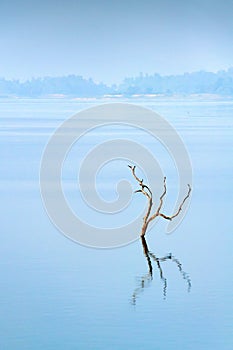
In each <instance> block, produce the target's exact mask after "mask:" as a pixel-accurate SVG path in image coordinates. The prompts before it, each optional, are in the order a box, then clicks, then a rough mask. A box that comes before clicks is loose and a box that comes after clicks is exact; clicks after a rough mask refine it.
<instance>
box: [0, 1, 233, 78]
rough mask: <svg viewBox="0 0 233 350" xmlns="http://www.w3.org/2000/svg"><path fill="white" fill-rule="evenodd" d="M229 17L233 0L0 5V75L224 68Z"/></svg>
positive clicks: (228, 57) (232, 32)
mask: <svg viewBox="0 0 233 350" xmlns="http://www.w3.org/2000/svg"><path fill="white" fill-rule="evenodd" d="M232 18H233V1H232V0H225V1H219V0H218V1H216V0H212V1H211V0H192V1H188V0H186V1H184V0H173V1H172V0H154V1H153V0H144V1H137V0H135V1H131V0H125V1H113V2H111V1H105V0H103V1H97V0H96V1H92V0H86V1H78V0H76V1H75V0H66V1H65V0H60V1H59V0H47V1H45V0H41V1H40V2H37V1H33V0H31V1H29V0H21V1H17V0H12V1H9V0H8V1H7V0H0V50H1V60H0V77H6V78H19V79H27V78H31V77H37V76H45V75H51V76H58V75H66V74H78V75H83V76H84V77H86V78H89V77H92V78H93V79H94V80H95V81H103V82H106V83H113V82H116V83H119V82H120V81H121V80H122V79H123V78H124V77H125V76H132V75H137V74H138V73H139V72H144V73H149V74H150V73H155V72H157V73H160V74H163V75H164V74H177V73H183V72H185V71H189V72H192V71H196V70H200V69H205V70H211V71H217V70H220V69H227V68H228V67H230V66H233V45H232V44H233V21H232Z"/></svg>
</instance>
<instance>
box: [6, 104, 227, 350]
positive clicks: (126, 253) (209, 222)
mask: <svg viewBox="0 0 233 350" xmlns="http://www.w3.org/2000/svg"><path fill="white" fill-rule="evenodd" d="M102 102H106V101H94V102H91V101H86V102H84V101H77V100H1V101H0V135H1V138H0V157H1V172H0V179H1V185H0V187H1V212H0V216H1V232H2V235H1V237H2V239H1V246H0V256H1V259H0V263H1V289H0V308H1V314H0V332H1V334H0V348H1V349H4V350H5V349H6V350H16V349H17V350H18V349H24V350H26V349H30V350H31V349H33V350H37V349H46V350H49V349H56V350H59V349H70V350H73V349H80V350H82V349H101V350H104V349H146V348H151V349H162V350H163V349H164V350H170V349H195V350H196V349H201V350H202V349H203V350H204V349H205V350H208V349H212V350H213V349H216V350H217V349H218V350H219V349H223V350H227V349H229V350H230V349H232V348H233V337H232V334H233V332H232V324H233V322H232V321H233V320H232V311H233V310H232V287H233V283H232V265H233V261H232V260H233V259H232V241H233V232H232V231H233V230H232V170H233V165H232V164H233V162H232V150H233V137H232V136H233V128H232V127H233V101H231V100H217V101H216V100H203V99H202V100H201V99H196V100H195V99H188V98H187V99H183V100H182V99H172V98H170V99H157V100H155V99H154V100H133V101H131V102H133V103H137V104H141V105H142V106H145V107H149V108H151V109H153V110H155V111H156V112H158V113H159V114H161V115H163V116H164V117H165V118H166V119H167V120H168V121H169V122H170V123H171V124H172V125H173V126H174V127H175V128H176V130H177V131H178V132H179V134H180V136H181V137H182V139H183V141H184V143H185V145H186V147H187V149H188V152H189V154H190V157H191V160H192V165H193V175H194V185H193V196H192V200H191V204H190V209H189V211H188V214H187V215H186V217H185V219H184V220H183V222H182V223H181V225H180V226H179V227H178V229H177V230H176V231H175V232H174V233H173V234H171V235H166V233H165V232H166V225H167V223H166V222H164V221H162V220H160V221H158V222H157V224H156V225H155V226H154V228H153V230H151V231H150V232H149V233H148V235H147V240H146V242H141V240H138V241H136V242H134V243H132V244H129V245H128V246H125V247H123V248H118V249H111V250H98V249H91V248H86V247H83V246H81V245H79V244H76V243H74V242H72V241H70V240H69V239H67V238H65V237H64V236H63V235H62V234H61V233H60V232H59V231H57V229H56V228H55V227H54V226H53V225H52V223H51V222H50V220H49V218H48V217H47V215H46V213H45V210H44V208H43V205H42V202H41V197H40V190H39V168H40V160H41V156H42V153H43V150H44V148H45V145H46V143H47V141H48V139H49V137H50V136H51V134H52V133H53V131H54V130H55V129H56V128H57V127H58V126H59V125H60V124H61V123H62V121H63V120H65V119H67V118H68V117H70V116H72V115H73V114H74V113H76V112H78V111H79V110H81V109H84V108H86V107H90V106H92V105H96V104H98V103H102ZM114 133H115V134H114ZM119 135H120V136H121V137H122V136H123V137H124V136H125V137H127V138H130V137H131V138H132V139H135V138H138V139H139V140H140V142H142V143H143V144H145V145H146V146H148V148H149V149H151V151H155V152H158V157H161V158H160V160H161V162H162V161H163V159H164V158H166V157H163V152H164V151H163V150H162V149H161V150H160V148H159V147H160V146H159V145H154V144H153V140H151V139H150V138H148V137H146V136H145V135H143V134H141V135H138V130H136V131H134V130H131V129H130V128H125V129H124V128H122V127H121V128H120V127H118V128H117V127H116V129H114V130H112V129H111V130H110V129H105V130H99V131H98V130H97V131H95V134H93V135H91V136H90V137H89V138H88V137H87V138H86V140H83V141H82V144H81V146H80V145H79V146H78V147H79V150H80V152H79V153H78V155H77V154H76V153H75V152H74V154H73V156H72V154H71V156H70V159H69V158H68V159H67V164H66V165H65V169H66V170H65V171H66V172H65V173H64V191H65V192H66V195H67V198H68V200H69V201H70V203H71V204H72V206H74V207H76V208H78V211H79V212H80V215H81V216H82V217H83V219H84V220H88V219H90V218H91V219H92V221H93V222H92V223H93V224H96V225H100V224H101V219H100V218H99V217H98V215H97V214H96V213H95V214H94V213H93V216H91V215H90V208H86V209H85V206H84V205H83V204H82V203H81V202H80V199H78V198H77V197H76V196H75V195H74V191H73V190H74V188H75V184H76V177H75V176H76V172H77V170H78V167H79V161H80V160H81V159H82V158H83V157H84V155H85V152H87V151H88V149H89V148H90V147H91V146H93V145H95V144H97V143H98V142H100V141H101V140H105V139H106V140H109V139H113V137H114V136H116V137H119ZM76 156H77V159H76V161H77V164H76V165H75V167H76V168H75V170H74V169H73V167H72V166H71V164H72V161H73V159H74V158H72V157H76ZM169 164H170V163H169V161H168V162H166V161H164V167H165V168H166V167H167V173H168V181H170V183H168V190H169V194H168V196H167V204H166V210H167V211H168V212H169V209H171V208H172V201H173V200H174V198H173V197H174V196H175V195H176V183H175V180H176V175H174V174H173V171H172V170H170V168H171V167H170V165H169ZM109 174H112V175H111V176H110V175H109ZM122 174H123V175H122ZM121 175H122V176H125V177H126V178H127V176H128V179H129V181H131V182H132V184H133V185H135V184H134V183H133V179H131V178H130V174H128V169H127V167H126V163H124V162H123V161H121V162H120V163H119V164H115V165H114V163H113V165H112V168H111V166H110V170H109V173H108V171H107V170H106V172H104V171H103V172H102V174H101V173H100V176H99V179H98V181H97V185H99V191H100V194H101V195H102V196H103V197H104V198H105V199H107V200H112V199H113V198H114V196H115V194H114V193H113V191H112V185H113V184H114V183H115V182H116V181H117V178H118V176H121ZM101 176H102V177H101ZM103 179H104V181H103ZM106 179H107V180H108V181H106ZM173 180H174V181H173ZM97 187H98V186H97ZM143 201H144V199H143V198H140V199H136V198H135V197H133V200H132V207H131V210H129V212H128V213H127V218H128V217H130V218H132V219H133V215H134V214H135V211H137V210H138V207H140V208H139V209H141V205H143V203H144V202H143ZM137 214H138V213H137ZM98 220H99V221H98ZM111 220H112V223H113V224H115V222H114V218H112V219H111ZM111 220H110V221H109V222H107V224H106V225H110V224H111ZM121 220H122V223H124V220H125V217H124V215H122V217H121Z"/></svg>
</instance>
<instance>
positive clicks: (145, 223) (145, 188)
mask: <svg viewBox="0 0 233 350" xmlns="http://www.w3.org/2000/svg"><path fill="white" fill-rule="evenodd" d="M128 167H129V168H130V169H131V171H132V174H133V177H134V178H135V179H136V180H137V182H138V183H139V186H140V189H139V190H137V191H135V193H139V192H140V193H142V194H143V195H144V196H146V197H147V200H148V206H147V211H146V215H145V216H144V218H143V225H142V230H141V237H143V236H145V234H146V230H147V228H148V225H149V223H150V222H151V221H153V220H154V219H155V218H157V217H158V216H162V217H163V218H164V219H166V220H172V219H174V218H175V217H176V216H178V215H179V213H180V212H181V210H182V207H183V205H184V203H185V201H186V200H187V199H188V197H189V195H190V193H191V187H190V185H188V193H187V195H186V197H185V198H184V199H183V201H182V203H181V204H180V206H179V208H178V210H177V212H176V213H175V214H173V215H172V216H167V215H165V214H163V213H161V212H160V211H161V209H162V206H163V198H164V196H165V195H166V193H167V185H166V177H164V180H163V184H164V191H163V193H162V195H161V197H160V203H159V206H158V208H157V210H156V211H155V213H154V214H151V210H152V207H153V194H152V192H151V189H150V188H149V187H148V186H147V185H145V184H144V182H143V179H139V177H138V176H137V175H136V173H135V169H136V166H135V165H134V166H131V165H128Z"/></svg>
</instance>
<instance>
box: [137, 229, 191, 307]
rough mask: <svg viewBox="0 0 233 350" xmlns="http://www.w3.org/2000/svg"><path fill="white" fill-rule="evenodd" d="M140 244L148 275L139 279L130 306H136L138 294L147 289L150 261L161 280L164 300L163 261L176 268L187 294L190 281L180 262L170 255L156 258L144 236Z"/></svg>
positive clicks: (149, 278)
mask: <svg viewBox="0 0 233 350" xmlns="http://www.w3.org/2000/svg"><path fill="white" fill-rule="evenodd" d="M141 242H142V247H143V252H144V255H145V257H146V260H147V264H148V273H147V274H146V275H144V276H142V277H141V278H140V283H139V286H138V287H137V288H136V289H135V290H134V292H133V294H132V298H131V301H132V304H133V305H135V304H136V300H137V298H138V296H139V294H141V293H142V291H143V290H144V288H145V287H148V286H149V285H150V284H151V282H152V280H153V265H152V261H154V262H155V266H156V267H157V268H158V270H159V275H160V279H161V280H162V283H163V298H164V299H166V296H167V279H166V278H165V277H164V274H163V270H162V266H161V263H163V262H164V261H168V260H170V261H171V262H173V263H174V264H175V265H176V266H177V267H178V270H179V272H180V274H181V276H182V278H183V279H184V280H185V281H186V283H187V288H188V292H190V290H191V279H190V277H189V275H188V274H187V273H186V272H184V270H183V268H182V265H181V263H180V261H179V260H178V259H177V258H175V257H174V256H173V255H172V254H168V255H166V256H164V257H162V258H157V257H156V256H155V254H154V253H152V252H150V250H149V248H148V245H147V242H146V239H145V236H141Z"/></svg>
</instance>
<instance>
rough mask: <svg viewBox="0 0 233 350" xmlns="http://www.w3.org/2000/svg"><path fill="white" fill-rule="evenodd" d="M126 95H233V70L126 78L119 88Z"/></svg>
mask: <svg viewBox="0 0 233 350" xmlns="http://www.w3.org/2000/svg"><path fill="white" fill-rule="evenodd" d="M118 90H119V91H121V92H123V93H124V94H128V95H132V94H205V93H207V94H221V95H233V68H230V69H228V70H227V71H219V72H217V73H212V72H206V71H200V72H195V73H184V74H182V75H169V76H161V75H159V74H154V75H148V74H146V75H143V74H140V75H139V76H138V77H134V78H126V79H125V80H124V81H123V83H122V84H121V85H120V86H119V87H118Z"/></svg>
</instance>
